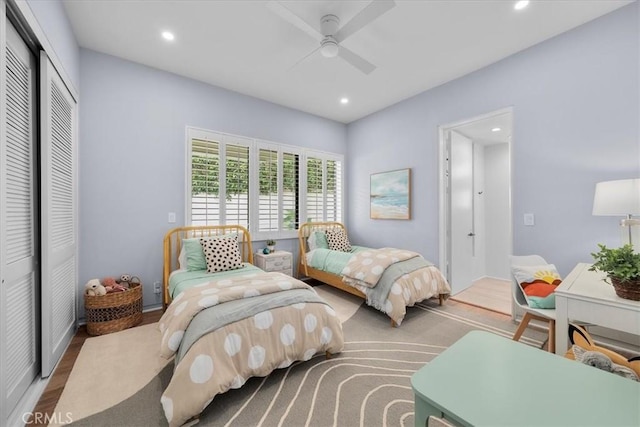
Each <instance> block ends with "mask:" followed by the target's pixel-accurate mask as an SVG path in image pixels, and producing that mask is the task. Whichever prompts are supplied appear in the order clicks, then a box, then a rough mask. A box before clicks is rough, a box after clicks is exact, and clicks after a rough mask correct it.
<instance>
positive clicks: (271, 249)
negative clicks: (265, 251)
mask: <svg viewBox="0 0 640 427" xmlns="http://www.w3.org/2000/svg"><path fill="white" fill-rule="evenodd" d="M267 248H269V252H275V250H276V241H275V240H273V239H269V240H267Z"/></svg>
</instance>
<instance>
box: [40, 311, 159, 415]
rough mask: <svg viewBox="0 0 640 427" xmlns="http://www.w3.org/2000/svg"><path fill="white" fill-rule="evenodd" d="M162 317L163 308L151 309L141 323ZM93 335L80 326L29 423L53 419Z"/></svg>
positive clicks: (154, 320) (143, 316)
mask: <svg viewBox="0 0 640 427" xmlns="http://www.w3.org/2000/svg"><path fill="white" fill-rule="evenodd" d="M160 317H162V310H154V311H149V312H146V313H143V314H142V323H141V324H140V325H146V324H148V323H155V322H157V321H158V320H160ZM87 338H91V336H90V335H89V334H88V333H87V328H86V327H85V326H80V328H79V329H78V332H77V333H76V335H75V336H74V337H73V339H72V340H71V344H69V347H68V348H67V351H66V352H65V353H64V355H63V356H62V360H60V363H59V364H58V366H57V367H56V369H55V371H54V372H53V374H52V376H51V379H50V380H49V384H47V388H46V389H45V391H44V393H43V394H42V396H40V400H39V401H38V404H37V405H36V407H35V408H34V410H33V413H34V416H32V417H31V420H30V422H29V423H28V424H27V425H47V424H49V420H50V419H51V415H52V414H53V411H54V409H55V408H56V405H57V404H58V400H59V399H60V395H61V394H62V390H64V386H65V384H66V383H67V380H68V379H69V375H70V374H71V370H72V369H73V365H74V364H75V363H76V359H77V358H78V355H79V354H80V349H81V348H82V345H83V344H84V341H85V340H86V339H87Z"/></svg>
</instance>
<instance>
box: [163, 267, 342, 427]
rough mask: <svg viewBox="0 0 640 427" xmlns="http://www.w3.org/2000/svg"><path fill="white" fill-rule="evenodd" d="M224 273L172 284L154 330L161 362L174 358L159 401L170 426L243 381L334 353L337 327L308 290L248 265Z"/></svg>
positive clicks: (327, 309) (176, 280)
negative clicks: (169, 297) (168, 300)
mask: <svg viewBox="0 0 640 427" xmlns="http://www.w3.org/2000/svg"><path fill="white" fill-rule="evenodd" d="M183 273H187V274H183ZM190 273H191V274H190ZM193 273H195V274H193ZM226 273H228V272H226ZM226 273H222V274H221V273H215V274H205V275H202V274H201V272H200V273H198V272H181V273H177V274H174V275H173V276H172V279H173V280H174V283H173V285H174V286H173V289H174V291H175V290H176V289H183V290H182V291H181V292H179V293H177V294H175V292H174V295H175V297H174V299H173V301H172V303H171V305H170V306H169V307H168V308H167V311H166V312H165V313H164V315H163V317H162V319H161V320H160V324H159V327H160V330H161V332H162V334H163V339H162V346H161V355H162V356H163V357H167V358H169V357H173V356H174V355H175V357H176V361H175V370H174V374H173V377H172V379H171V381H170V383H169V385H168V386H167V388H166V389H165V392H164V393H163V396H162V399H161V402H162V406H163V408H164V412H165V416H166V418H167V420H168V421H169V425H170V426H179V425H182V424H183V423H184V422H186V421H187V420H188V419H190V418H192V417H193V416H196V415H197V414H199V413H200V412H201V411H202V410H203V409H204V408H205V407H206V406H207V405H208V404H209V403H210V402H211V400H212V399H213V398H214V397H215V396H216V395H217V394H220V393H224V392H226V391H227V390H229V389H232V388H239V387H241V386H242V385H243V384H244V382H245V381H246V380H247V379H248V378H250V377H253V376H265V375H268V374H269V373H270V372H271V371H273V370H274V369H277V368H282V367H286V366H289V365H290V364H291V363H293V362H294V361H296V360H308V359H310V358H311V357H313V355H315V354H316V353H324V352H329V353H337V352H340V351H341V350H342V346H343V342H344V339H343V336H342V326H341V324H340V321H339V320H338V318H337V316H336V314H335V312H334V311H333V309H332V308H331V307H330V306H329V305H328V304H327V303H326V302H325V301H323V300H322V299H321V298H320V297H318V295H317V294H316V292H315V291H314V290H313V289H312V288H311V287H310V286H308V285H306V284H304V283H303V282H301V281H299V280H297V279H294V278H292V277H289V276H286V275H284V274H281V273H265V272H263V271H262V270H260V269H258V268H256V267H253V266H251V265H248V266H246V269H245V268H243V269H241V272H239V270H233V273H232V274H226ZM198 277H199V278H198ZM181 278H182V281H181V280H180V279H181ZM184 281H187V282H188V285H187V286H186V287H185V286H182V285H183V284H184ZM181 282H182V283H181Z"/></svg>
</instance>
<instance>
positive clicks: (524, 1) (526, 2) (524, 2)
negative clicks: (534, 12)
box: [513, 0, 529, 10]
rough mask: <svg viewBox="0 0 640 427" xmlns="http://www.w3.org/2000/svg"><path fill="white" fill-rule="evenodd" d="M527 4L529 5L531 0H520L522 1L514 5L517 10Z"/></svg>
mask: <svg viewBox="0 0 640 427" xmlns="http://www.w3.org/2000/svg"><path fill="white" fill-rule="evenodd" d="M527 6H529V0H520V1H518V2H516V4H515V5H513V8H514V9H515V10H522V9H524V8H525V7H527Z"/></svg>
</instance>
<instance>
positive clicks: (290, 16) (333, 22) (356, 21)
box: [267, 0, 396, 74]
mask: <svg viewBox="0 0 640 427" xmlns="http://www.w3.org/2000/svg"><path fill="white" fill-rule="evenodd" d="M395 5H396V3H395V1H393V0H374V1H372V2H371V3H369V5H367V6H366V7H365V8H364V9H362V10H361V11H360V12H359V13H358V14H357V15H356V16H354V17H353V18H352V19H351V20H350V21H349V22H347V23H346V24H344V25H343V26H340V18H338V17H337V16H335V15H324V16H323V17H322V18H320V28H319V29H317V28H316V26H315V25H313V24H310V23H309V22H307V21H306V20H304V19H303V18H301V17H300V16H298V15H296V14H295V13H293V12H292V11H291V10H289V9H288V8H287V7H286V6H284V5H283V4H282V3H280V2H279V1H275V0H272V1H269V2H267V7H269V9H271V11H273V12H274V13H276V14H277V15H278V16H280V17H281V18H282V19H284V20H285V21H287V22H289V23H290V24H292V25H294V26H296V27H298V28H299V29H300V30H302V31H304V32H305V33H307V34H309V35H310V36H311V37H313V38H314V39H316V40H318V42H320V46H318V47H317V48H316V49H314V50H313V51H311V52H310V53H309V54H307V55H305V56H304V57H302V58H301V59H300V60H299V61H298V62H297V63H296V64H294V66H295V65H297V64H299V63H300V62H302V61H303V60H305V59H306V58H308V57H309V56H311V55H313V54H315V53H316V52H318V51H320V53H321V54H322V56H324V57H326V58H333V57H335V56H339V57H340V58H342V59H344V60H345V61H347V62H348V63H349V64H351V65H352V66H354V67H355V68H357V69H358V70H360V71H362V72H363V73H365V74H370V73H371V72H372V71H373V70H375V69H376V66H375V65H373V64H372V63H370V62H369V61H367V60H366V59H364V58H363V57H361V56H360V55H358V54H356V53H354V52H353V51H351V50H349V49H347V48H346V47H344V46H342V45H341V43H342V42H343V41H344V40H345V39H347V37H349V36H351V35H353V34H355V33H356V32H358V31H360V30H361V29H362V28H363V27H365V26H367V25H369V24H370V23H371V22H373V21H375V20H376V19H377V18H378V17H379V16H381V15H383V14H384V13H386V12H387V11H389V10H390V9H392V8H393V7H394V6H395Z"/></svg>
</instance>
